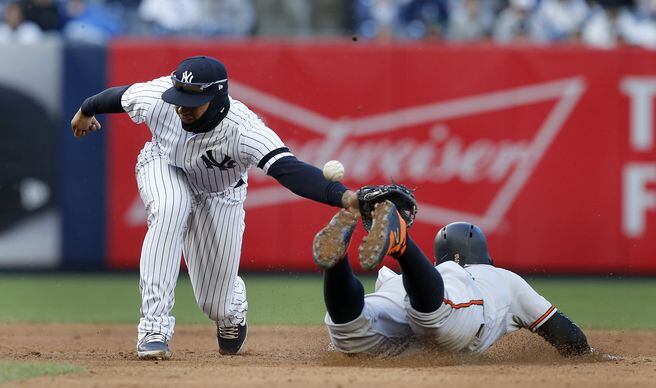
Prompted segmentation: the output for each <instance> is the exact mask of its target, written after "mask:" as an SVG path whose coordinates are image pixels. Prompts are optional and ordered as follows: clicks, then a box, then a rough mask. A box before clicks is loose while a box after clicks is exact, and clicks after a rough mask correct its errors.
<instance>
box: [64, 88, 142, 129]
mask: <svg viewBox="0 0 656 388" xmlns="http://www.w3.org/2000/svg"><path fill="white" fill-rule="evenodd" d="M128 88H129V86H116V87H113V88H109V89H105V90H103V91H102V92H100V93H98V94H96V95H94V96H91V97H89V98H87V99H86V100H84V102H83V103H82V106H80V109H78V111H77V113H75V116H73V119H72V120H71V129H72V130H73V136H75V137H82V136H84V135H86V134H88V133H90V132H95V131H97V130H99V129H100V122H98V120H97V119H96V117H95V115H97V114H101V113H122V112H125V111H124V110H123V106H122V105H121V97H122V96H123V93H125V91H126V90H128Z"/></svg>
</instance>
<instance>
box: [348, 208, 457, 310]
mask: <svg viewBox="0 0 656 388" xmlns="http://www.w3.org/2000/svg"><path fill="white" fill-rule="evenodd" d="M372 218H373V223H372V227H371V230H370V231H369V235H368V236H367V237H365V238H364V239H363V242H362V245H361V246H360V262H361V263H363V267H365V268H372V267H374V268H375V267H377V266H378V265H379V264H380V263H381V262H382V260H383V258H384V257H385V256H386V255H390V256H392V257H393V258H395V259H396V260H397V261H398V262H399V265H400V266H401V272H402V275H403V286H404V287H405V290H406V292H407V294H408V297H409V299H410V305H411V306H412V307H413V308H414V309H415V310H417V311H419V312H425V313H428V312H433V311H436V310H437V309H438V308H439V307H440V305H441V304H442V298H443V296H444V282H443V281H442V277H441V276H440V273H439V272H437V270H436V269H435V267H433V264H432V263H431V262H430V260H429V259H428V258H427V257H426V255H424V253H423V252H422V251H421V249H419V247H418V246H417V245H416V244H415V243H414V241H412V239H411V238H410V236H409V235H408V232H407V228H406V224H405V222H404V221H403V218H401V217H400V216H399V213H398V212H397V211H396V207H395V206H394V204H392V203H391V202H389V201H386V202H384V203H379V204H377V205H376V208H375V209H374V211H373V214H372Z"/></svg>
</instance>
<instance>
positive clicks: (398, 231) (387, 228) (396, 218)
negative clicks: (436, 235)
mask: <svg viewBox="0 0 656 388" xmlns="http://www.w3.org/2000/svg"><path fill="white" fill-rule="evenodd" d="M406 235H407V230H406V223H405V221H404V220H403V218H401V216H400V215H399V212H398V211H397V210H396V206H394V204H393V203H392V202H390V201H385V202H381V203H377V204H376V208H375V209H374V211H373V212H372V224H371V229H370V230H369V234H368V235H367V236H365V237H364V238H363V239H362V243H361V244H360V248H359V250H358V252H359V254H360V265H361V266H362V268H363V269H365V270H367V271H371V270H373V269H376V267H378V266H379V265H380V263H381V262H382V261H383V259H384V258H385V256H387V255H390V256H392V257H398V256H400V255H402V254H403V252H405V248H406Z"/></svg>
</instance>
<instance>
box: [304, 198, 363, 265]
mask: <svg viewBox="0 0 656 388" xmlns="http://www.w3.org/2000/svg"><path fill="white" fill-rule="evenodd" d="M357 222H358V218H357V217H356V216H355V214H353V213H351V212H349V211H347V210H344V209H342V210H340V211H339V212H337V214H335V215H334V216H333V218H332V219H331V220H330V222H329V223H328V225H326V226H325V227H324V228H323V229H321V230H320V231H319V233H317V234H316V236H314V242H313V243H312V256H313V257H314V262H315V263H316V264H317V266H319V267H320V268H323V269H328V268H332V267H334V266H335V264H337V263H338V262H339V261H340V260H342V258H344V255H345V254H346V249H348V246H349V243H350V242H351V236H353V231H354V230H355V226H356V225H357Z"/></svg>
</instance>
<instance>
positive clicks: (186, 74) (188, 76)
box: [182, 70, 194, 83]
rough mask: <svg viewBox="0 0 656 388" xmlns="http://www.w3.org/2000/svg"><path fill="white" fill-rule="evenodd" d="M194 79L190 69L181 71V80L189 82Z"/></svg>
mask: <svg viewBox="0 0 656 388" xmlns="http://www.w3.org/2000/svg"><path fill="white" fill-rule="evenodd" d="M192 79H194V75H193V74H192V73H191V72H190V71H188V70H187V71H185V72H184V73H182V82H187V83H189V82H191V80H192Z"/></svg>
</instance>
